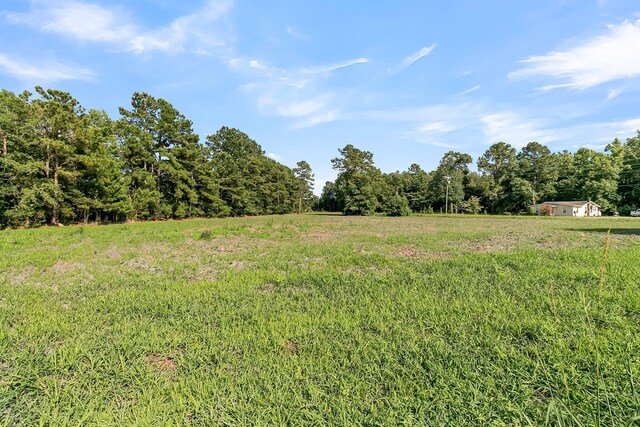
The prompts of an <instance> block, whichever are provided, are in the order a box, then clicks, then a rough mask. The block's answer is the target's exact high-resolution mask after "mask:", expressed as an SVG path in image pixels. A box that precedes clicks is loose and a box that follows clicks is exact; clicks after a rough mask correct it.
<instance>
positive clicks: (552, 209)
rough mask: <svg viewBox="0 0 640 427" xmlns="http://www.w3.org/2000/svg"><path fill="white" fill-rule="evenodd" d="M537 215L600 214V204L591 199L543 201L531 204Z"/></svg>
mask: <svg viewBox="0 0 640 427" xmlns="http://www.w3.org/2000/svg"><path fill="white" fill-rule="evenodd" d="M531 207H532V208H533V209H535V212H536V214H538V215H544V214H546V215H549V216H580V217H582V216H602V212H601V211H600V206H598V205H597V204H596V203H594V202H592V201H591V200H585V201H577V202H544V203H538V204H537V205H533V206H531Z"/></svg>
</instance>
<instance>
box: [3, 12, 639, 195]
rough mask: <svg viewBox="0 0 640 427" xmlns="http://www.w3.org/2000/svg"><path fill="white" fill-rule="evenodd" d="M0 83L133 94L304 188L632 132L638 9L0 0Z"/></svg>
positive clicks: (115, 103) (86, 97)
mask: <svg viewBox="0 0 640 427" xmlns="http://www.w3.org/2000/svg"><path fill="white" fill-rule="evenodd" d="M0 39H1V40H2V41H3V42H2V43H1V44H0V87H2V88H5V89H9V90H13V91H16V92H17V91H22V90H24V89H31V90H32V88H33V86H35V85H42V86H45V87H50V88H56V89H61V90H66V91H69V92H71V93H72V94H73V95H74V96H75V97H76V98H78V99H79V100H80V102H81V103H82V104H83V106H85V107H86V108H102V109H105V110H106V111H107V112H108V113H109V114H110V115H111V116H112V117H117V110H118V107H119V106H125V107H127V106H128V105H129V101H130V99H131V95H132V93H133V92H134V91H145V92H148V93H150V94H152V95H154V96H156V97H162V98H165V99H166V100H168V101H169V102H171V103H172V104H174V105H175V106H176V107H177V108H178V110H180V111H181V112H182V113H183V114H184V115H186V116H187V117H188V118H189V119H191V120H192V121H193V123H194V127H195V130H196V131H197V132H198V133H199V134H200V135H201V137H204V136H205V135H206V134H209V133H213V132H215V131H216V130H217V129H219V128H220V127H221V126H222V125H226V126H231V127H237V128H239V129H241V130H243V131H244V132H246V133H248V134H249V136H251V137H252V138H253V139H255V140H256V141H257V142H258V143H260V144H261V145H262V147H263V148H264V149H265V151H266V152H267V153H269V155H270V156H272V157H274V158H276V159H278V160H279V161H281V162H283V163H284V164H287V165H289V166H294V165H295V163H296V161H298V160H303V159H304V160H307V161H308V162H309V163H310V164H311V166H312V168H313V169H314V171H315V173H316V180H317V185H316V187H317V188H316V192H319V191H320V190H321V187H322V185H323V184H324V181H326V180H328V179H333V178H334V177H335V173H334V171H332V169H331V163H330V159H331V158H333V157H336V156H337V154H338V151H337V150H338V148H340V147H343V146H344V145H346V144H354V145H355V146H357V147H358V148H361V149H366V150H370V151H372V152H373V153H374V160H375V162H376V164H377V165H378V166H379V167H380V168H381V169H382V170H383V171H385V172H390V171H394V170H404V169H406V168H408V167H409V165H410V164H411V163H419V164H420V165H422V166H423V167H424V168H425V169H427V170H431V169H433V168H435V167H436V166H437V163H438V161H439V160H440V158H441V157H442V154H443V153H445V152H446V151H449V150H456V151H462V152H466V153H469V154H471V155H472V156H473V157H474V159H475V158H477V157H478V156H479V155H481V154H482V153H483V152H484V151H485V150H486V149H487V147H488V146H489V145H490V144H492V143H495V142H498V141H505V142H508V143H510V144H512V145H514V146H516V147H522V146H523V145H525V144H526V143H527V142H529V141H539V142H541V143H544V144H546V145H548V146H549V147H550V148H551V149H552V150H554V151H559V150H563V149H567V150H570V151H575V150H576V149H578V148H579V147H583V146H586V147H590V148H595V149H602V148H603V147H604V146H605V145H606V144H607V142H609V141H611V140H612V139H613V138H614V137H620V138H627V137H630V136H633V135H634V133H635V131H636V130H637V129H640V103H639V101H640V55H639V54H638V52H639V51H640V4H639V3H638V2H637V0H556V1H544V0H538V1H535V2H534V1H513V0H487V1H482V2H481V1H477V0H452V1H447V2H444V1H442V2H435V1H432V2H427V1H424V0H422V1H413V0H404V1H393V2H392V1H364V0H359V1H358V0H353V1H342V0H306V1H294V0H288V1H284V0H270V1H257V0H253V1H248V0H235V1H234V0H208V1H207V0H199V1H186V0H185V1H181V2H176V1H172V0H114V1H106V0H91V1H85V0H0Z"/></svg>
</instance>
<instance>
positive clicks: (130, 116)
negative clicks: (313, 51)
mask: <svg viewBox="0 0 640 427" xmlns="http://www.w3.org/2000/svg"><path fill="white" fill-rule="evenodd" d="M35 91H36V95H35V96H34V94H31V93H29V92H24V93H22V94H19V95H16V94H14V93H12V92H9V91H6V90H3V91H2V92H0V142H1V143H2V153H1V155H0V226H2V227H28V226H37V225H43V224H64V223H74V222H75V223H78V222H80V223H87V222H94V221H95V222H118V221H126V220H146V219H170V218H189V217H215V216H228V215H233V216H239V215H260V214H281V213H289V212H294V211H301V210H305V209H308V206H309V205H310V204H312V203H313V200H314V199H313V193H312V191H311V189H312V186H313V174H312V172H311V168H310V167H309V164H308V163H307V162H304V161H301V162H299V163H298V167H297V168H294V169H290V168H288V167H286V166H284V165H282V164H280V163H278V162H276V161H275V160H273V159H271V158H269V157H267V156H266V155H265V153H264V151H263V150H262V148H261V147H260V146H259V145H258V144H257V143H256V142H255V141H253V140H252V139H250V138H249V137H248V136H247V135H246V134H244V133H242V132H241V131H239V130H237V129H230V128H227V127H223V128H221V129H220V130H219V131H218V132H216V133H215V134H214V135H209V136H207V137H206V139H205V141H204V143H201V142H200V138H199V136H198V135H196V134H195V133H194V131H193V126H192V123H191V121H189V120H188V119H186V118H185V117H184V116H183V115H182V114H180V113H179V112H178V111H177V110H176V109H175V108H174V107H173V106H172V105H171V104H170V103H168V102H167V101H165V100H163V99H156V98H154V97H152V96H150V95H148V94H145V93H135V94H134V95H133V97H132V99H131V109H130V110H128V109H125V108H120V116H121V117H120V118H119V119H118V120H113V119H111V118H109V117H108V115H107V114H106V113H105V112H104V111H97V110H89V111H86V110H85V109H84V108H82V107H81V106H80V104H79V103H78V101H77V100H76V99H74V98H73V97H72V96H71V95H70V94H69V93H66V92H61V91H57V90H45V89H43V88H41V87H36V89H35Z"/></svg>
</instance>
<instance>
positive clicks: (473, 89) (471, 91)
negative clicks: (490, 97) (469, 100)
mask: <svg viewBox="0 0 640 427" xmlns="http://www.w3.org/2000/svg"><path fill="white" fill-rule="evenodd" d="M481 87H482V86H480V85H475V86H474V87H472V88H471V89H467V90H464V91H462V92H460V93H458V95H467V94H470V93H473V92H475V91H477V90H480V88H481Z"/></svg>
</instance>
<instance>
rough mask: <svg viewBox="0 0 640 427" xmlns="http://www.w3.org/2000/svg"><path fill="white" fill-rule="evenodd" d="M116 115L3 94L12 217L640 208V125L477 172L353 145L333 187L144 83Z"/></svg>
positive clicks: (487, 164) (497, 149)
mask: <svg viewBox="0 0 640 427" xmlns="http://www.w3.org/2000/svg"><path fill="white" fill-rule="evenodd" d="M119 115H120V117H119V118H117V119H112V118H110V117H109V116H108V115H107V114H106V113H105V112H104V111H101V110H93V109H91V110H86V109H84V108H83V107H82V106H81V105H80V104H79V102H78V101H77V100H76V99H74V98H73V97H72V96H71V95H70V94H69V93H67V92H62V91H58V90H52V89H46V90H45V89H43V88H42V87H36V88H35V94H33V93H30V92H28V91H25V92H23V93H20V94H15V93H13V92H10V91H7V90H2V91H0V144H1V145H2V152H1V153H0V227H29V226H38V225H45V224H64V223H88V222H122V221H127V220H151V219H182V218H192V217H222V216H242V215H264V214H284V213H292V212H302V211H306V210H309V209H312V208H314V209H320V210H325V211H332V212H335V211H341V212H343V213H344V214H347V215H369V214H374V213H386V214H387V215H408V214H410V213H411V212H422V213H429V212H466V213H472V214H477V213H483V212H486V213H495V214H498V213H522V212H528V211H529V208H530V206H531V205H532V204H535V203H536V202H540V201H555V200H587V199H591V200H593V201H595V202H596V203H598V204H599V205H600V206H601V207H602V210H603V212H605V213H614V212H620V213H621V214H626V213H628V212H629V211H631V210H634V209H638V208H639V207H640V132H639V133H638V135H636V136H635V137H633V138H629V139H627V140H626V141H624V142H622V141H620V140H618V139H615V140H614V141H613V142H611V143H610V144H609V145H608V146H607V147H606V149H605V150H604V152H599V151H594V150H591V149H588V148H580V149H579V150H577V151H576V152H575V153H571V152H568V151H562V152H557V153H552V152H551V151H550V150H549V148H548V147H546V146H544V145H542V144H539V143H537V142H530V143H529V144H527V145H526V146H525V147H523V148H522V149H521V150H516V149H515V148H514V147H512V146H511V145H509V144H507V143H504V142H499V143H496V144H494V145H492V146H491V147H489V148H488V149H487V151H486V152H485V153H484V154H483V155H482V156H481V157H480V158H479V159H478V160H477V162H476V165H477V172H476V171H472V170H471V169H470V165H471V164H472V161H473V159H472V157H471V156H470V155H469V154H465V153H460V152H456V151H449V152H447V153H445V154H444V156H443V157H442V159H441V160H440V163H439V165H438V167H437V168H436V169H435V170H433V171H425V170H423V169H422V168H421V167H420V166H419V165H418V164H412V165H411V166H410V167H409V168H408V170H406V171H403V172H392V173H383V172H382V171H381V170H380V169H378V168H377V167H376V166H375V164H374V161H373V154H372V153H371V152H369V151H363V150H360V149H358V148H356V147H354V146H353V145H347V146H345V147H344V148H342V149H340V150H338V152H339V156H338V157H336V158H335V159H333V160H332V164H333V168H334V169H335V170H336V171H337V172H338V175H337V178H336V180H335V181H333V182H327V183H326V184H325V186H324V188H323V191H322V195H321V196H320V198H317V197H315V196H314V195H313V193H312V187H313V183H314V177H313V172H312V170H311V167H310V166H309V164H308V163H307V162H305V161H300V162H298V164H297V167H295V168H289V167H287V166H285V165H282V164H280V163H278V162H277V161H275V160H273V159H271V158H270V157H268V156H266V155H265V152H264V150H262V148H261V147H260V145H259V144H258V143H257V142H256V141H254V140H252V139H251V138H249V136H248V135H246V134H245V133H243V132H241V131H240V130H238V129H233V128H228V127H222V128H221V129H220V130H218V131H217V132H216V133H215V134H212V135H208V136H206V138H205V139H204V141H200V137H199V136H198V135H197V134H196V133H195V132H194V130H193V124H192V122H191V121H190V120H188V119H187V118H186V117H185V116H184V115H182V114H181V113H180V112H179V111H177V110H176V109H175V108H174V107H173V106H172V105H171V104H170V103H169V102H167V101H165V100H163V99H158V98H154V97H153V96H151V95H149V94H146V93H137V92H136V93H134V94H133V96H132V99H131V107H130V108H129V109H126V108H120V109H119Z"/></svg>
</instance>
